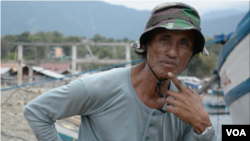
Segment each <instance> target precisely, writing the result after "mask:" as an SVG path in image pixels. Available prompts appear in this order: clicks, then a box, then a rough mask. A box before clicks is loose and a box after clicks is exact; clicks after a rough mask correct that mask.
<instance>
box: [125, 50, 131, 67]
mask: <svg viewBox="0 0 250 141" xmlns="http://www.w3.org/2000/svg"><path fill="white" fill-rule="evenodd" d="M126 62H131V53H130V46H129V45H126ZM130 66H131V64H127V65H126V67H130Z"/></svg>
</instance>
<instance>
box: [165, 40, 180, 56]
mask: <svg viewBox="0 0 250 141" xmlns="http://www.w3.org/2000/svg"><path fill="white" fill-rule="evenodd" d="M178 51H179V48H178V43H177V42H171V43H169V44H168V45H167V47H166V51H165V54H166V55H167V56H169V57H171V58H175V57H177V56H178Z"/></svg>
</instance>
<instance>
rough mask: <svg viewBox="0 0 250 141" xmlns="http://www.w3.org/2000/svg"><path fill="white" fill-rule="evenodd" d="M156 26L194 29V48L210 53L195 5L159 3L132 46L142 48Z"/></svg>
mask: <svg viewBox="0 0 250 141" xmlns="http://www.w3.org/2000/svg"><path fill="white" fill-rule="evenodd" d="M156 28H165V29H168V30H193V31H194V32H195V34H196V43H195V46H194V49H195V50H197V51H199V52H201V53H202V54H204V55H209V53H208V51H207V50H206V48H205V47H204V45H205V39H204V36H203V35H202V33H201V28H200V16H199V14H198V12H197V11H196V10H195V9H194V8H193V7H191V6H189V5H187V4H184V3H180V2H171V3H163V4H159V5H157V6H156V7H155V8H154V9H153V10H152V12H151V15H150V18H149V20H148V23H147V25H146V27H145V29H144V32H143V33H142V35H141V37H140V39H139V40H137V41H136V42H135V43H133V44H132V45H131V46H132V47H133V48H135V49H141V44H144V43H145V37H146V36H147V34H148V33H149V32H150V31H152V30H153V29H156Z"/></svg>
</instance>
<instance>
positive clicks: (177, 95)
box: [166, 90, 179, 100]
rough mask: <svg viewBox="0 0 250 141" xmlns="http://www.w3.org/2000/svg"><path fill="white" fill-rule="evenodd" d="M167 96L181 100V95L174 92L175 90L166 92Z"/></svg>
mask: <svg viewBox="0 0 250 141" xmlns="http://www.w3.org/2000/svg"><path fill="white" fill-rule="evenodd" d="M166 95H167V96H172V97H173V98H174V99H176V100H179V93H177V92H175V91H173V90H168V91H167V92H166Z"/></svg>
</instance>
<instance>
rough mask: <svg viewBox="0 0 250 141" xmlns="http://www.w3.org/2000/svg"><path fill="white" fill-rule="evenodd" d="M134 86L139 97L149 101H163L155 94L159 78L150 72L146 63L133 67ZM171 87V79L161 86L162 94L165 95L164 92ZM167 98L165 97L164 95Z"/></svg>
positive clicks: (132, 78) (132, 79)
mask: <svg viewBox="0 0 250 141" xmlns="http://www.w3.org/2000/svg"><path fill="white" fill-rule="evenodd" d="M131 81H132V85H133V87H134V89H135V91H136V93H137V95H138V96H139V97H142V98H143V99H148V100H150V99H151V100H157V99H162V98H160V97H159V95H158V94H157V93H156V92H155V88H156V86H157V78H156V77H155V76H154V74H153V72H152V71H151V70H150V68H149V67H148V65H147V64H146V62H145V61H143V62H142V63H140V64H139V65H136V66H134V67H132V70H131ZM169 86H170V81H169V79H167V80H165V81H163V83H162V85H161V93H162V94H163V95H164V91H167V90H168V88H169ZM164 97H165V95H164Z"/></svg>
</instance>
